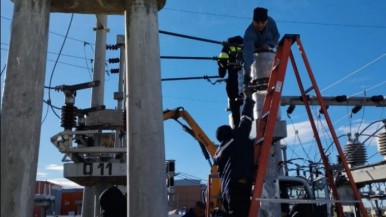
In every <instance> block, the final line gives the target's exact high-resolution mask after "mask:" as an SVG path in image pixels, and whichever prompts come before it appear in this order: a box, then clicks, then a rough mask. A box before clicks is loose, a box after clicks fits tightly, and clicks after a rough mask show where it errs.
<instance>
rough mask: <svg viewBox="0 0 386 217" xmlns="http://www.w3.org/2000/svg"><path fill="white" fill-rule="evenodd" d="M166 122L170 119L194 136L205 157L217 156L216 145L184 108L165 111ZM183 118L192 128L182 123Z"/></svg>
mask: <svg viewBox="0 0 386 217" xmlns="http://www.w3.org/2000/svg"><path fill="white" fill-rule="evenodd" d="M163 116H164V121H165V120H168V119H173V120H175V121H176V122H178V123H179V124H180V125H181V126H182V127H183V129H184V130H185V131H186V132H187V133H189V134H190V135H191V136H193V137H194V138H195V139H196V140H197V141H198V142H199V144H200V146H201V149H203V150H202V151H203V153H204V155H205V156H206V157H207V155H208V154H209V155H210V156H211V158H213V157H214V155H215V154H216V149H217V147H216V145H215V144H214V143H213V142H212V141H211V140H210V139H209V137H208V136H207V135H206V134H205V133H204V131H203V130H202V129H201V127H200V126H199V125H198V124H197V122H196V121H195V120H194V119H193V118H192V116H190V114H189V113H188V112H187V111H185V110H184V108H182V107H178V108H176V109H173V110H166V111H164V114H163ZM179 118H182V119H184V120H185V121H186V123H187V124H188V125H189V126H190V128H189V127H188V126H186V125H185V124H183V123H181V122H180V121H179V120H178V119H179Z"/></svg>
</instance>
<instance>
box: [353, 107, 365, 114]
mask: <svg viewBox="0 0 386 217" xmlns="http://www.w3.org/2000/svg"><path fill="white" fill-rule="evenodd" d="M361 109H362V106H361V105H356V106H355V107H354V108H352V109H351V112H352V113H353V114H356V113H358V112H359V111H360V110H361Z"/></svg>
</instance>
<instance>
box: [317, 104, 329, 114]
mask: <svg viewBox="0 0 386 217" xmlns="http://www.w3.org/2000/svg"><path fill="white" fill-rule="evenodd" d="M329 107H330V106H329V105H326V110H327V109H328V108H329ZM319 113H320V114H324V113H323V110H322V107H320V109H319Z"/></svg>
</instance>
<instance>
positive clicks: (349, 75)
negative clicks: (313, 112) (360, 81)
mask: <svg viewBox="0 0 386 217" xmlns="http://www.w3.org/2000/svg"><path fill="white" fill-rule="evenodd" d="M385 56H386V53H384V54H382V55H381V56H379V57H377V58H375V59H374V60H372V61H370V62H369V63H367V64H365V65H364V66H362V67H360V68H359V69H357V70H355V71H353V72H351V73H350V74H348V75H346V76H344V77H343V78H341V79H340V80H338V81H336V82H334V83H333V84H331V85H330V86H327V87H325V88H323V89H321V90H320V92H324V91H326V90H328V89H330V88H331V87H333V86H335V85H337V84H339V83H340V82H342V81H344V80H346V79H347V78H349V77H351V76H353V75H354V74H356V73H358V72H359V71H361V70H363V69H364V68H366V67H368V66H370V65H371V64H373V63H375V62H377V61H379V60H380V59H382V58H383V57H385Z"/></svg>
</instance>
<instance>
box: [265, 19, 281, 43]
mask: <svg viewBox="0 0 386 217" xmlns="http://www.w3.org/2000/svg"><path fill="white" fill-rule="evenodd" d="M267 26H268V28H269V29H268V30H269V31H270V32H271V34H272V39H271V40H269V41H268V42H267V44H268V45H269V46H271V47H272V48H276V47H277V45H278V44H279V38H280V33H279V30H278V29H277V25H276V22H275V20H273V19H272V18H271V17H269V18H268V25H267Z"/></svg>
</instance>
